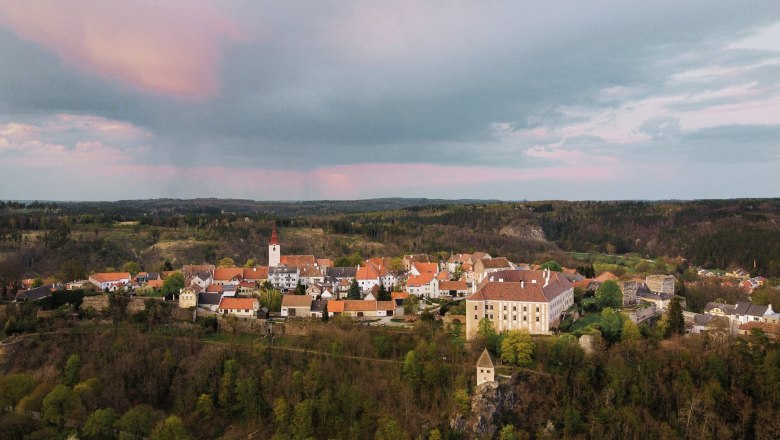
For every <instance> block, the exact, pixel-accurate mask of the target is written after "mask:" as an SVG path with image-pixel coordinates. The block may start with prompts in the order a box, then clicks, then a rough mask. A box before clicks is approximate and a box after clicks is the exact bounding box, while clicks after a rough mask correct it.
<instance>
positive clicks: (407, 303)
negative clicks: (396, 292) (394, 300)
mask: <svg viewBox="0 0 780 440" xmlns="http://www.w3.org/2000/svg"><path fill="white" fill-rule="evenodd" d="M419 303H420V298H418V297H417V295H409V297H408V298H404V301H403V303H402V304H403V306H404V314H406V315H413V314H415V313H417V310H418V306H417V305H418V304H419Z"/></svg>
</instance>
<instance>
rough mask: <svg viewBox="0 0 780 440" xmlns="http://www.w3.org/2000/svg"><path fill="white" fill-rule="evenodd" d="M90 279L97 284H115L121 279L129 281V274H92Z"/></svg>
mask: <svg viewBox="0 0 780 440" xmlns="http://www.w3.org/2000/svg"><path fill="white" fill-rule="evenodd" d="M90 277H91V278H94V279H95V280H97V281H98V282H101V283H111V282H117V281H119V280H122V279H129V278H130V273H129V272H99V273H93V274H92V275H90Z"/></svg>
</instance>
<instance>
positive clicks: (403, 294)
mask: <svg viewBox="0 0 780 440" xmlns="http://www.w3.org/2000/svg"><path fill="white" fill-rule="evenodd" d="M390 298H392V299H393V301H395V300H397V299H406V298H409V292H392V293H390Z"/></svg>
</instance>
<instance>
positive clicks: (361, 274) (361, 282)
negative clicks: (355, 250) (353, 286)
mask: <svg viewBox="0 0 780 440" xmlns="http://www.w3.org/2000/svg"><path fill="white" fill-rule="evenodd" d="M380 276H381V272H380V270H379V268H378V267H376V265H374V263H371V262H368V263H366V264H365V265H363V266H358V268H357V271H356V273H355V279H356V280H357V282H358V286H360V291H361V292H370V291H371V288H372V287H374V286H379V278H380Z"/></svg>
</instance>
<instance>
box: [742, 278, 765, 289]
mask: <svg viewBox="0 0 780 440" xmlns="http://www.w3.org/2000/svg"><path fill="white" fill-rule="evenodd" d="M764 284H766V278H764V277H753V278H749V279H746V280H744V281H742V282H741V283H739V285H740V287H742V288H743V289H744V290H745V291H746V292H748V293H753V292H754V291H755V290H756V289H758V288H759V287H761V286H763V285H764Z"/></svg>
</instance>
